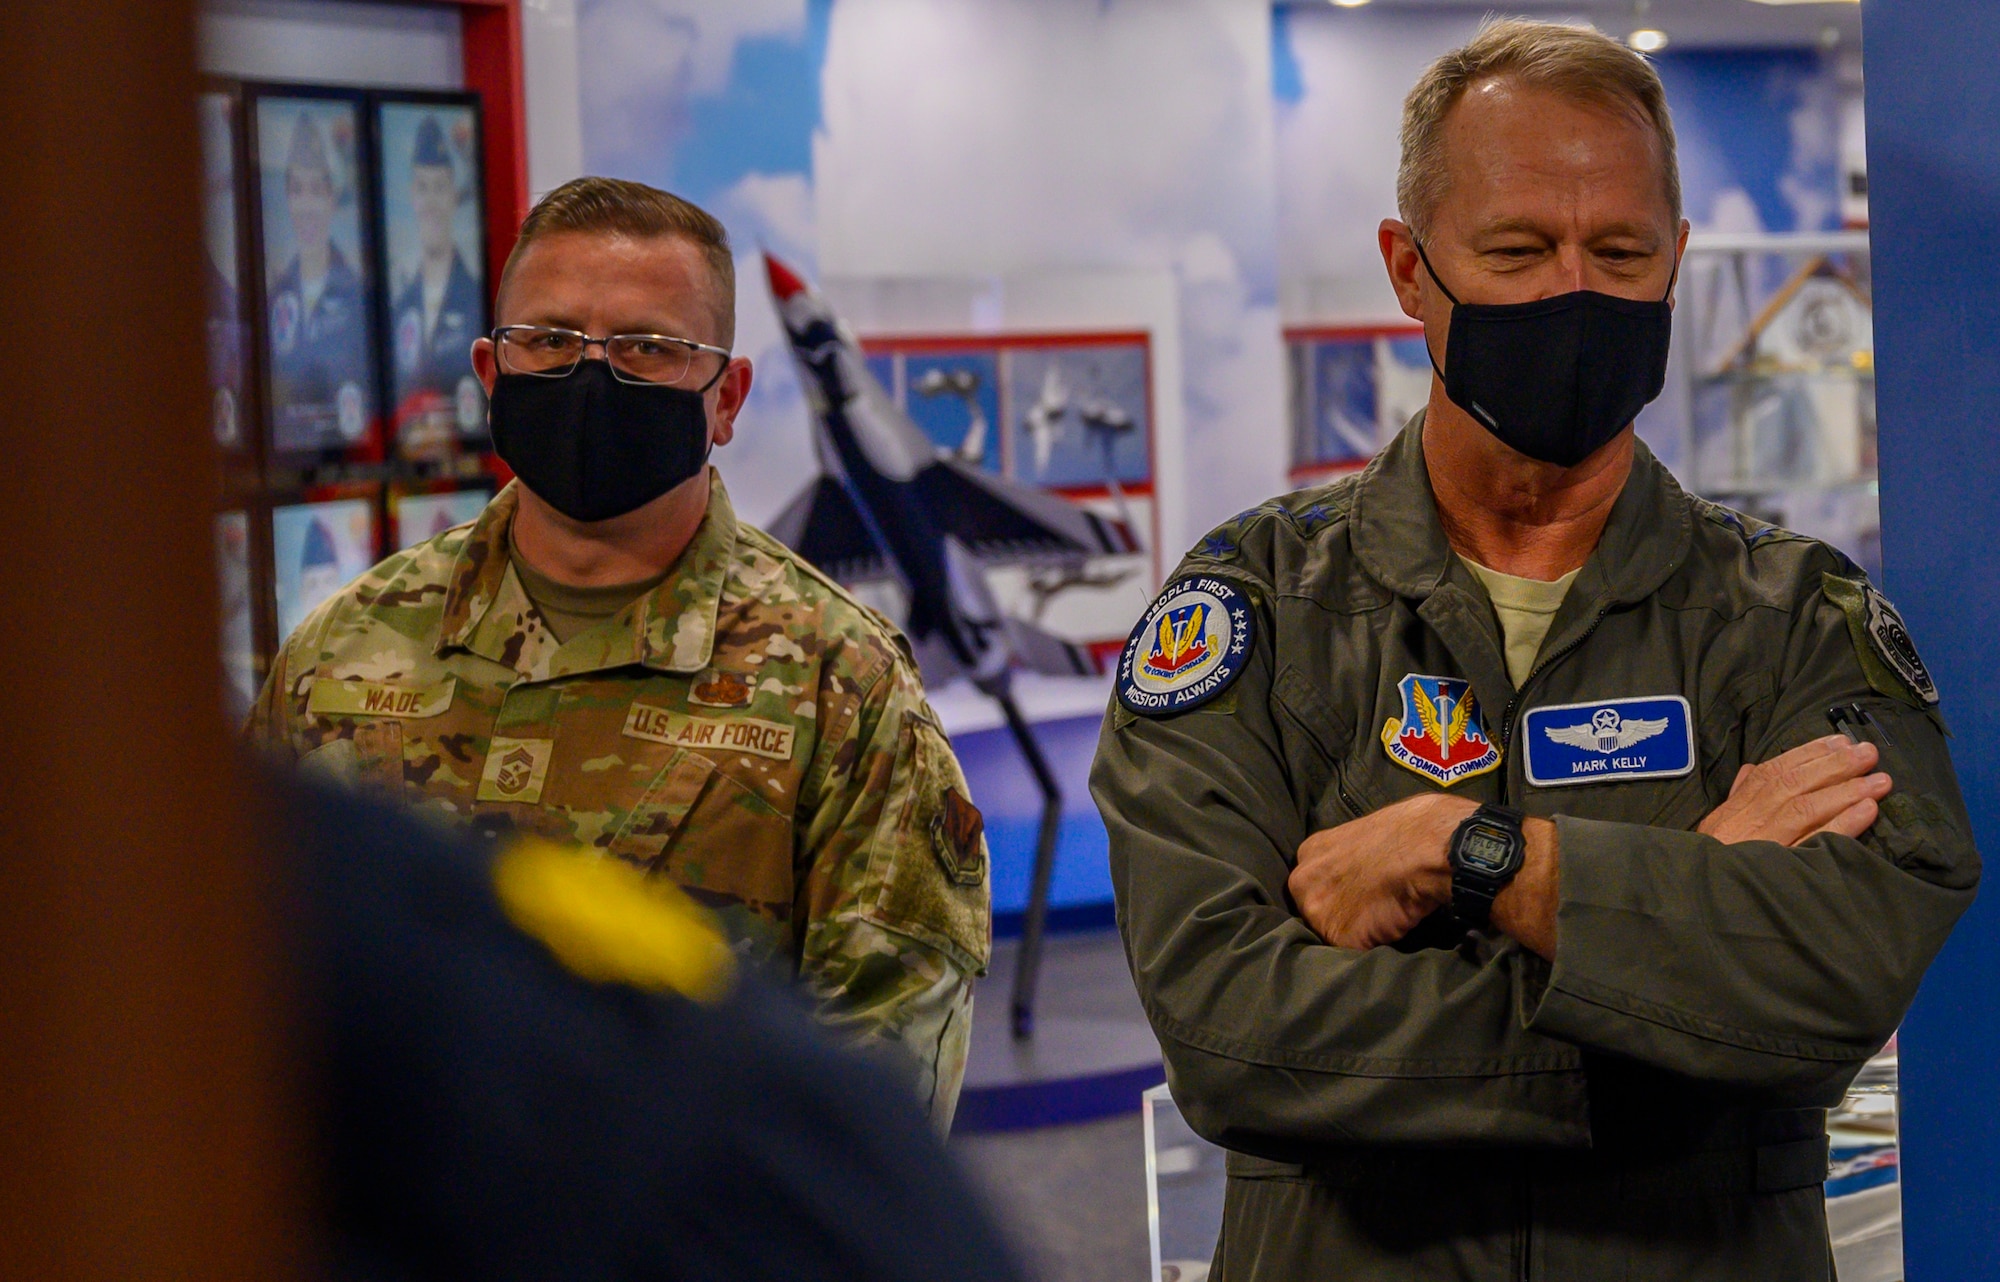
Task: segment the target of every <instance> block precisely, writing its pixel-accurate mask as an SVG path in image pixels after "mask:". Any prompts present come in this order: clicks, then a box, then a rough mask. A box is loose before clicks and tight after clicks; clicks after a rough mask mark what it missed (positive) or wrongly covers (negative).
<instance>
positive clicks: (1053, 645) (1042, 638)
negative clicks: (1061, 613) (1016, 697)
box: [1003, 615, 1102, 677]
mask: <svg viewBox="0 0 2000 1282" xmlns="http://www.w3.org/2000/svg"><path fill="white" fill-rule="evenodd" d="M1003 622H1004V623H1005V624H1006V627H1007V641H1008V644H1009V645H1011V646H1013V648H1014V661H1015V662H1016V664H1018V665H1019V666H1020V667H1023V668H1026V669H1027V670H1028V671H1030V672H1039V673H1042V674H1043V675H1044V676H1051V677H1094V676H1097V675H1099V673H1100V672H1101V671H1102V669H1101V668H1099V666H1098V663H1097V659H1096V658H1095V657H1094V656H1093V655H1092V654H1091V653H1090V651H1089V650H1088V649H1086V648H1085V647H1083V646H1080V645H1074V644H1072V643H1071V642H1068V641H1065V640H1063V639H1062V638H1061V637H1058V636H1052V635H1050V634H1049V633H1047V632H1044V631H1042V630H1041V629H1040V628H1038V627H1036V626H1035V625H1034V624H1032V623H1027V622H1024V621H1022V620H1020V619H1016V618H1014V617H1012V616H1011V615H1010V616H1009V617H1007V618H1006V619H1005V620H1004V621H1003Z"/></svg>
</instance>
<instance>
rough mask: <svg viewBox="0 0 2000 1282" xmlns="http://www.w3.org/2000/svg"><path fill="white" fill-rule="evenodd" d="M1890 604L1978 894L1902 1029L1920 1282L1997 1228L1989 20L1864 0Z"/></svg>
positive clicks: (1997, 372) (1906, 1171)
mask: <svg viewBox="0 0 2000 1282" xmlns="http://www.w3.org/2000/svg"><path fill="white" fill-rule="evenodd" d="M1862 18H1863V22H1864V24H1865V29H1866V36H1867V45H1866V54H1865V57H1866V70H1867V83H1868V90H1867V92H1868V107H1867V110H1868V178H1869V188H1870V190H1869V209H1870V213H1871V215H1872V219H1873V226H1872V228H1871V231H1872V236H1873V241H1874V270H1875V351H1876V359H1877V374H1876V378H1877V399H1878V405H1879V412H1880V419H1881V468H1882V551H1883V566H1884V577H1885V578H1886V579H1887V580H1888V582H1887V585H1886V590H1887V591H1888V593H1889V595H1890V596H1891V597H1893V598H1894V599H1895V600H1896V603H1897V605H1898V606H1899V607H1900V608H1901V609H1902V612H1903V615H1904V617H1905V618H1906V619H1907V621H1908V622H1909V625H1910V632H1911V634H1912V635H1913V636H1914V637H1915V639H1916V642H1917V644H1918V646H1919V647H1920V648H1921V649H1922V651H1923V655H1924V658H1925V660H1926V661H1927V662H1928V663H1929V665H1930V668H1931V671H1932V673H1933V674H1934V675H1935V676H1936V678H1937V683H1938V687H1939V688H1940V689H1941V690H1942V691H1943V692H1944V712H1945V715H1946V717H1947V718H1948V719H1949V721H1950V724H1951V730H1952V734H1953V739H1952V757H1953V760H1954V762H1955V764H1956V765H1957V767H1958V776H1959V780H1960V782H1961V783H1962V784H1963V786H1964V789H1965V800H1966V804H1967V805H1968V806H1969V807H1970V809H1971V811H1972V818H1973V823H1974V825H1975V827H1976V829H1977V832H1978V836H1979V846H1980V850H1981V852H1982V853H1983V854H1984V856H1985V858H1986V868H1987V871H1986V877H1987V885H1986V886H1985V887H1984V888H1983V889H1982V893H1981V894H1980V896H1979V900H1978V902H1977V903H1976V904H1974V905H1973V907H1972V910H1971V911H1970V912H1968V913H1967V914H1966V916H1965V918H1964V920H1962V921H1961V922H1959V925H1958V930H1957V933H1956V934H1954V935H1953V937H1952V940H1951V942H1950V944H1949V945H1947V946H1946V948H1945V951H1944V953H1943V955H1942V956H1940V957H1939V959H1938V961H1937V963H1936V964H1935V965H1933V966H1932V967H1931V970H1930V973H1929V975H1928V976H1927V977H1926V978H1925V980H1924V987H1923V992H1922V994H1921V995H1920V996H1919V997H1918V999H1917V1004H1916V1007H1915V1009H1913V1010H1912V1011H1911V1012H1910V1017H1909V1020H1908V1021H1907V1022H1906V1023H1905V1025H1904V1028H1903V1037H1902V1042H1901V1051H1902V1086H1903V1109H1904V1113H1903V1215H1904V1222H1905V1236H1904V1241H1905V1254H1906V1258H1907V1261H1908V1266H1909V1276H1910V1277H1911V1278H1912V1279H1913V1282H1934V1280H1935V1282H1945V1280H1947V1279H1958V1278H1975V1277H1992V1276H1993V1275H1994V1268H1995V1259H1996V1255H1995V1246H1994V1240H1995V1233H1996V1229H1995V1225H1996V1224H2000V1092H1996V1091H1995V1089H1994V1078H1995V1072H1996V1066H2000V1001H1996V1000H1995V990H1996V984H2000V967H1996V966H1995V965H1994V960H1993V959H1994V950H1995V948H1996V946H2000V889H1996V885H1995V883H1996V880H2000V749H1997V748H1996V744H2000V662H1996V656H2000V554H1997V553H1996V549H2000V429H1996V412H2000V254H1996V253H1995V248H1994V235H1995V229H1996V228H2000V143H1996V141H1995V139H1996V134H1995V132H1994V127H1995V122H1996V121H2000V79H1996V78H1995V77H1994V75H1993V66H1992V64H1993V56H1994V53H1995V51H1996V50H2000V6H1996V5H1995V4H1994V3H1993V0H1867V3H1866V7H1865V8H1864V9H1863V11H1862Z"/></svg>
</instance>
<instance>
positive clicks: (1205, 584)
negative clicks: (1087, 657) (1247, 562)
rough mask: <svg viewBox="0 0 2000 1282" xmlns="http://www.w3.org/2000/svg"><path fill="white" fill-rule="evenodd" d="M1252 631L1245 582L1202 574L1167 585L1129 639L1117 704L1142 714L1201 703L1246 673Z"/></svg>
mask: <svg viewBox="0 0 2000 1282" xmlns="http://www.w3.org/2000/svg"><path fill="white" fill-rule="evenodd" d="M1255 636H1256V620H1255V616H1253V615H1252V614H1251V613H1250V600H1249V598H1248V597H1247V596H1245V595H1244V593H1243V590H1242V589H1241V588H1238V587H1236V586H1235V585H1233V584H1231V583H1227V582H1225V581H1223V580H1222V579H1216V578H1210V577H1209V576H1207V575H1199V574H1198V575H1193V576H1191V577H1189V578H1185V579H1180V580H1178V581H1176V582H1174V583H1170V584H1168V585H1167V589H1166V591H1164V592H1162V593H1160V596H1159V599H1158V600H1156V601H1154V602H1153V604H1152V606H1151V607H1150V608H1148V609H1147V611H1146V615H1145V617H1144V618H1142V619H1140V620H1139V626H1138V627H1136V628H1133V629H1132V636H1131V638H1130V639H1129V640H1127V641H1126V642H1125V652H1124V653H1123V654H1122V655H1120V656H1119V659H1118V702H1120V703H1122V704H1124V705H1125V706H1126V707H1127V708H1128V709H1130V710H1131V711H1133V712H1136V713H1138V714H1139V715H1140V716H1142V717H1163V716H1168V715H1171V714H1172V713H1176V712H1186V711H1188V710H1190V709H1192V708H1198V707H1200V706H1201V705H1202V704H1204V703H1207V702H1208V701H1209V700H1210V699H1213V698H1215V696H1217V695H1219V694H1221V693H1222V692H1223V691H1224V690H1227V689H1228V688H1229V686H1230V684H1231V683H1232V682H1234V681H1235V680H1236V678H1237V677H1239V676H1241V675H1242V674H1243V668H1244V665H1246V664H1247V663H1249V661H1250V649H1251V646H1252V644H1253V642H1254V639H1255Z"/></svg>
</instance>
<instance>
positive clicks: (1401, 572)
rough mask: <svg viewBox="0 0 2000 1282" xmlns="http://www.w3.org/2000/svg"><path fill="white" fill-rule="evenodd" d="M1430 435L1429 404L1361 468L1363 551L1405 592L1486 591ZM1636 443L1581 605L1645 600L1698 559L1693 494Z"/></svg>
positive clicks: (1586, 571) (1575, 590) (1579, 581)
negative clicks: (1451, 513) (1693, 554)
mask: <svg viewBox="0 0 2000 1282" xmlns="http://www.w3.org/2000/svg"><path fill="white" fill-rule="evenodd" d="M1423 440H1424V416H1423V414H1422V413H1421V412H1420V413H1418V415H1417V416H1416V417H1415V418H1413V419H1411V420H1410V423H1409V425H1408V426H1407V427H1405V428H1404V429H1403V430H1402V432H1401V433H1399V434H1398V435H1397V437H1396V439H1395V440H1394V441H1392V442H1391V443H1390V444H1389V447H1388V448H1387V449H1385V450H1383V451H1382V453H1381V454H1379V455H1377V456H1376V458H1375V461H1374V462H1372V463H1370V464H1369V465H1368V468H1367V470H1366V471H1364V472H1363V473H1362V474H1361V479H1360V481H1359V483H1358V485H1357V487H1356V490H1355V496H1354V506H1353V508H1352V515H1351V517H1350V520H1351V522H1352V529H1353V532H1354V553H1355V556H1356V558H1357V559H1358V560H1359V561H1360V562H1361V566H1362V568H1363V569H1364V570H1366V571H1367V573H1368V575H1369V577H1371V578H1373V579H1374V580H1375V581H1376V582H1378V583H1380V584H1381V585H1382V586H1383V587H1386V588H1388V589H1389V590H1390V591H1392V592H1395V593H1397V594H1399V595H1401V596H1404V597H1410V598H1414V599H1417V600H1424V599H1426V598H1428V597H1430V596H1432V595H1433V594H1434V593H1436V592H1438V591H1439V590H1440V589H1442V588H1443V587H1445V586H1446V585H1447V584H1455V585H1457V586H1459V587H1461V588H1464V589H1467V590H1472V591H1474V592H1475V594H1476V595H1478V596H1479V597H1481V598H1483V597H1484V596H1485V590H1484V588H1482V587H1479V586H1478V581H1477V579H1476V578H1475V577H1474V576H1473V574H1472V572H1471V571H1470V570H1468V569H1466V568H1465V565H1464V563H1463V562H1462V561H1460V559H1459V558H1458V557H1457V556H1456V555H1454V554H1453V552H1452V550H1451V544H1450V543H1449V542H1448V541H1447V540H1446V538H1445V533H1444V526H1443V525H1442V524H1441V523H1440V522H1439V520H1438V513H1437V499H1436V497H1435V496H1434V495H1433V494H1432V492H1431V479H1430V473H1429V471H1428V470H1427V469H1426V468H1425V466H1424V443H1423ZM1633 447H1634V448H1633V457H1632V475H1631V477H1630V479H1628V480H1627V481H1626V482H1625V489H1624V491H1623V492H1621V493H1620V494H1619V496H1618V501H1617V503H1615V504H1614V505H1613V506H1612V508H1611V517H1610V519H1609V520H1608V521H1607V522H1606V523H1605V526H1604V533H1603V534H1602V535H1601V536H1600V537H1599V539H1598V541H1597V549H1596V551H1594V552H1592V553H1591V555H1590V559H1589V560H1588V561H1587V562H1585V563H1584V566H1583V570H1582V572H1581V573H1579V574H1578V575H1577V576H1576V582H1575V583H1574V584H1573V585H1571V588H1570V593H1569V597H1570V602H1569V603H1570V604H1571V605H1575V604H1578V603H1587V604H1589V605H1591V606H1593V607H1595V606H1609V605H1616V604H1629V603H1631V602H1635V601H1643V600H1644V599H1646V598H1647V597H1649V596H1651V595H1652V594H1653V593H1654V592H1656V591H1658V590H1659V588H1660V586H1661V585H1662V584H1664V583H1665V582H1666V581H1667V580H1668V579H1669V578H1670V577H1672V575H1673V573H1674V571H1675V570H1678V569H1679V568H1680V567H1681V565H1682V564H1683V563H1684V562H1685V561H1686V560H1687V558H1688V551H1689V547H1690V545H1691V543H1692V540H1693V523H1692V517H1691V516H1690V514H1689V511H1688V503H1687V499H1686V496H1685V495H1684V494H1683V492H1682V490H1681V487H1680V484H1679V483H1678V482H1676V481H1675V480H1674V478H1673V474H1672V473H1670V472H1668V471H1667V469H1666V468H1665V467H1663V466H1662V465H1661V464H1660V461H1659V460H1658V459H1656V458H1654V457H1653V452H1652V451H1651V450H1649V449H1647V448H1646V443H1645V442H1644V441H1634V442H1633ZM1564 613H1569V609H1568V608H1567V607H1566V608H1565V610H1564Z"/></svg>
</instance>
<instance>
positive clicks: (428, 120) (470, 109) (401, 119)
mask: <svg viewBox="0 0 2000 1282" xmlns="http://www.w3.org/2000/svg"><path fill="white" fill-rule="evenodd" d="M374 112H375V138H376V143H377V149H376V158H377V164H378V166H379V168H378V169H377V171H376V175H375V190H376V192H377V193H378V208H379V210H380V220H381V222H380V225H381V229H382V232H381V240H382V246H383V270H382V279H383V281H384V282H385V289H384V291H383V292H384V297H385V298H386V299H387V301H388V306H387V308H386V309H385V310H386V320H385V324H384V329H385V332H386V344H385V349H384V353H383V358H382V359H383V361H384V367H385V368H386V369H387V371H388V379H387V391H388V406H389V424H390V435H391V439H393V440H394V442H395V446H396V449H397V451H398V452H399V453H400V454H401V455H402V456H403V457H405V458H412V459H430V458H440V457H445V456H448V455H450V454H451V453H453V452H455V451H456V450H457V449H459V448H462V447H464V446H466V445H468V444H470V445H474V446H478V445H483V444H484V439H485V434H486V397H485V392H484V390H483V389H482V388H481V387H480V385H479V380H478V378H477V377H475V376H474V374H473V372H472V343H473V340H474V339H476V338H479V337H480V336H481V335H483V334H485V333H486V331H487V329H488V328H489V326H490V322H489V320H488V308H487V290H486V236H485V227H486V212H485V201H484V199H483V192H484V185H483V183H482V180H481V173H480V163H479V154H480V135H479V100H478V99H477V98H476V97H475V96H473V95H470V94H397V95H393V96H392V95H382V96H378V97H377V98H376V99H375V100H374Z"/></svg>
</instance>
